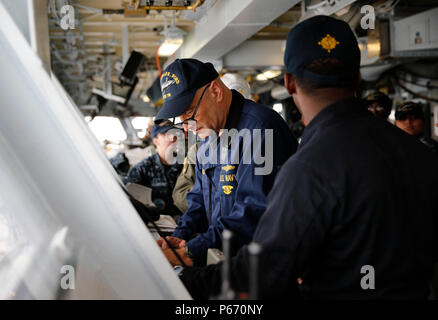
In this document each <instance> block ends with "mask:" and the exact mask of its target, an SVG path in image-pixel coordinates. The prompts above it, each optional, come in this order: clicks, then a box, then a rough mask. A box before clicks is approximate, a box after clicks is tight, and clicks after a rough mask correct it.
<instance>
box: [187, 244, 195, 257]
mask: <svg viewBox="0 0 438 320" xmlns="http://www.w3.org/2000/svg"><path fill="white" fill-rule="evenodd" d="M186 256H187V257H189V258H190V259H193V254H192V252H191V251H190V250H189V247H187V246H186Z"/></svg>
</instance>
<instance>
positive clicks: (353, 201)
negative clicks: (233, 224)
mask: <svg viewBox="0 0 438 320" xmlns="http://www.w3.org/2000/svg"><path fill="white" fill-rule="evenodd" d="M437 160H438V159H437V157H436V155H434V153H433V152H431V151H430V150H429V149H428V148H427V147H426V146H424V145H423V144H422V143H421V142H420V141H419V140H418V139H417V138H415V137H413V136H410V135H408V134H407V133H405V132H403V131H402V130H400V129H398V128H397V127H395V126H393V125H391V124H390V123H388V122H387V121H383V120H381V119H378V118H376V117H375V116H373V115H372V114H371V113H370V112H368V111H367V110H366V109H365V108H364V107H363V106H362V104H361V102H360V100H357V99H355V98H352V99H346V100H342V101H339V102H337V103H334V104H332V105H330V106H327V107H326V108H324V109H323V110H322V111H321V112H320V113H319V114H318V115H317V116H316V117H315V118H314V119H313V120H312V121H311V122H310V123H309V124H308V126H307V127H306V128H305V130H304V134H303V136H302V140H301V143H300V146H299V148H298V151H297V152H296V153H295V154H294V155H293V156H292V157H291V158H290V159H289V160H288V161H287V162H286V163H285V164H284V165H283V167H282V169H281V171H280V172H279V173H278V175H277V179H276V181H275V184H274V187H273V188H272V191H271V193H270V194H269V197H268V205H267V209H266V212H265V213H264V214H263V216H262V218H261V220H260V222H259V225H258V227H257V230H256V231H255V233H254V239H253V241H255V242H257V243H259V244H261V246H262V248H263V253H262V256H261V257H260V259H259V261H260V265H259V269H258V270H259V274H260V276H261V279H260V284H259V292H260V293H261V296H260V297H261V298H286V297H288V298H289V297H290V296H295V297H296V294H297V293H298V290H297V289H298V285H297V278H301V279H302V284H301V285H300V287H299V293H300V296H301V297H302V298H307V299H311V298H314V299H382V298H387V299H427V297H428V294H429V285H430V282H431V280H432V275H433V266H434V263H435V262H437V259H438V202H437V200H436V199H437V198H436V197H437V195H438V166H437ZM248 266H249V254H248V250H247V247H246V246H245V247H243V248H242V249H241V250H240V251H239V252H238V254H237V255H236V256H235V257H234V258H233V259H232V262H231V271H230V272H231V283H232V285H233V287H234V288H235V289H236V290H237V291H239V292H247V290H248V278H249V268H248ZM371 267H372V268H373V269H371ZM372 270H373V271H372ZM220 277H221V265H220V264H219V265H214V266H208V267H206V268H198V269H196V268H193V269H190V268H187V270H184V274H183V282H184V283H185V284H186V286H187V288H188V289H189V291H190V292H191V293H192V295H193V296H194V297H202V296H204V297H208V296H209V294H212V293H217V292H218V291H219V290H220V283H221V281H220ZM371 279H374V289H372V288H371V289H370V288H369V287H368V285H370V284H371V283H372V280H371ZM200 293H202V295H201V294H200Z"/></svg>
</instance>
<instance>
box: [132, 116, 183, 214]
mask: <svg viewBox="0 0 438 320" xmlns="http://www.w3.org/2000/svg"><path fill="white" fill-rule="evenodd" d="M172 128H173V124H172V123H171V122H170V121H163V122H161V123H160V124H155V125H154V126H153V127H152V130H151V138H152V141H153V143H154V145H155V147H156V148H157V152H156V153H155V154H153V155H152V156H150V157H148V158H146V159H144V160H142V161H140V162H139V163H137V164H135V165H134V166H133V167H132V168H131V169H130V170H129V171H128V174H127V176H126V177H125V178H124V179H123V183H125V184H126V183H128V182H131V183H136V184H140V185H143V186H146V187H149V188H151V189H152V201H153V202H154V204H155V205H156V206H157V208H158V209H159V211H160V212H161V213H162V214H165V215H170V216H178V215H180V214H181V212H180V211H179V210H178V208H177V207H176V206H175V205H174V203H173V198H172V191H173V188H174V187H175V183H176V179H177V178H178V176H179V174H180V172H181V169H182V165H181V164H178V163H169V162H168V161H167V159H168V157H169V153H171V152H172V149H173V148H174V143H175V137H174V136H172V135H170V134H169V135H167V132H168V131H169V130H170V129H172Z"/></svg>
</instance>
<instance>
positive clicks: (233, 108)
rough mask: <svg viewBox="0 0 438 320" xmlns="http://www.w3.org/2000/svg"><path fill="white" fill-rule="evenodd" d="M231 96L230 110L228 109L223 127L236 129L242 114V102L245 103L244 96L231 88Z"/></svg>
mask: <svg viewBox="0 0 438 320" xmlns="http://www.w3.org/2000/svg"><path fill="white" fill-rule="evenodd" d="M231 93H232V95H233V96H232V98H231V105H230V110H229V111H228V116H227V122H226V123H225V128H224V129H228V130H230V129H237V127H238V125H239V121H240V116H241V115H242V108H243V104H244V103H245V98H244V97H243V96H242V95H241V94H240V93H239V92H237V91H236V90H231Z"/></svg>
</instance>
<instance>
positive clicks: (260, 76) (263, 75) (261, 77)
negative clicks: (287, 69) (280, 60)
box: [256, 70, 282, 81]
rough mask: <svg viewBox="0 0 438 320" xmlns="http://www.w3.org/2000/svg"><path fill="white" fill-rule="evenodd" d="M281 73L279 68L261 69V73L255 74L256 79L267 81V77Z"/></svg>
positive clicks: (271, 77)
mask: <svg viewBox="0 0 438 320" xmlns="http://www.w3.org/2000/svg"><path fill="white" fill-rule="evenodd" d="M281 73H282V71H281V70H266V71H263V72H262V73H259V74H258V75H257V76H256V80H258V81H267V80H269V79H273V78H276V77H278V76H279V75H280V74H281Z"/></svg>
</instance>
